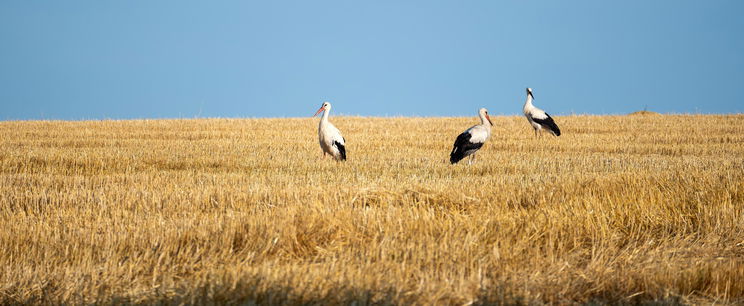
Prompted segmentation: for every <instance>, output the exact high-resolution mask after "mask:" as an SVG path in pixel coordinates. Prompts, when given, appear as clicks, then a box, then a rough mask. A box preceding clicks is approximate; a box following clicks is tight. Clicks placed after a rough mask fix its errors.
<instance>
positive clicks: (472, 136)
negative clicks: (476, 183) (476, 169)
mask: <svg viewBox="0 0 744 306" xmlns="http://www.w3.org/2000/svg"><path fill="white" fill-rule="evenodd" d="M478 116H480V120H481V124H478V125H474V126H472V127H471V128H469V129H467V130H465V132H462V134H460V136H457V140H455V145H454V147H453V148H452V152H451V153H450V163H453V164H455V163H457V162H459V161H460V160H462V159H463V158H465V157H467V156H470V160H469V161H468V164H472V163H473V159H475V152H477V151H478V149H480V148H481V147H482V146H483V144H484V143H486V140H488V137H491V127H492V126H493V123H492V122H491V117H488V111H487V110H486V109H485V108H481V109H479V110H478Z"/></svg>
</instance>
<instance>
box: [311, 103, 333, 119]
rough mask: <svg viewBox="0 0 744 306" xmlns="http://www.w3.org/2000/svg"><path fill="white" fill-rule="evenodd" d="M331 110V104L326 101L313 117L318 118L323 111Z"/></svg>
mask: <svg viewBox="0 0 744 306" xmlns="http://www.w3.org/2000/svg"><path fill="white" fill-rule="evenodd" d="M329 110H331V102H328V101H325V102H323V105H321V106H320V108H319V109H318V111H317V112H315V115H313V117H315V116H317V115H318V114H320V113H321V112H322V111H329Z"/></svg>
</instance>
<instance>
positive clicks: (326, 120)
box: [320, 108, 331, 124]
mask: <svg viewBox="0 0 744 306" xmlns="http://www.w3.org/2000/svg"><path fill="white" fill-rule="evenodd" d="M330 112H331V109H330V108H329V109H326V110H323V117H321V118H320V123H321V124H323V123H327V122H328V113H330Z"/></svg>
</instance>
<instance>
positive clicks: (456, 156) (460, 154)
mask: <svg viewBox="0 0 744 306" xmlns="http://www.w3.org/2000/svg"><path fill="white" fill-rule="evenodd" d="M463 158H465V151H463V150H459V148H458V147H455V148H454V149H452V153H450V163H451V164H456V163H457V162H459V161H461V160H462V159H463Z"/></svg>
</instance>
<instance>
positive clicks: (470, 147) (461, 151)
mask: <svg viewBox="0 0 744 306" xmlns="http://www.w3.org/2000/svg"><path fill="white" fill-rule="evenodd" d="M471 136H472V135H471V134H470V133H469V131H465V132H463V133H462V134H460V135H459V136H457V139H456V140H455V144H454V146H453V148H452V152H451V153H450V163H453V164H454V163H457V162H459V161H460V160H462V159H463V158H465V157H466V156H468V155H470V154H472V153H473V152H475V151H477V150H478V149H480V148H481V147H482V146H483V143H478V142H476V143H474V142H471V141H470V137H471Z"/></svg>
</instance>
